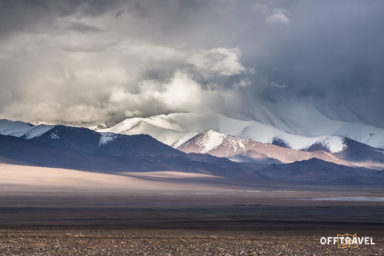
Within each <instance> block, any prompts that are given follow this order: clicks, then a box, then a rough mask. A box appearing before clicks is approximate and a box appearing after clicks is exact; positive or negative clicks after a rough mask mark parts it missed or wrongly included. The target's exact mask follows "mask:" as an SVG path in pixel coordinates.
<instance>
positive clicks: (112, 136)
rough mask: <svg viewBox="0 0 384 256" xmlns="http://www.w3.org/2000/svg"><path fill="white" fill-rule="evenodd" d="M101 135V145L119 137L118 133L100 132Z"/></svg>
mask: <svg viewBox="0 0 384 256" xmlns="http://www.w3.org/2000/svg"><path fill="white" fill-rule="evenodd" d="M100 135H101V136H100V141H99V146H103V145H106V144H108V143H110V142H112V141H114V140H115V139H116V138H117V135H116V134H113V133H100Z"/></svg>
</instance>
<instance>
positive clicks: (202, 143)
mask: <svg viewBox="0 0 384 256" xmlns="http://www.w3.org/2000/svg"><path fill="white" fill-rule="evenodd" d="M225 136H226V135H225V134H222V133H218V132H216V131H213V130H208V131H206V132H205V133H203V134H202V136H201V138H199V141H198V142H197V143H198V146H199V148H201V153H203V154H205V153H207V152H209V151H211V150H213V149H215V148H217V147H218V146H220V145H221V143H223V141H224V138H225Z"/></svg>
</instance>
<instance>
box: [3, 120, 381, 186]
mask: <svg viewBox="0 0 384 256" xmlns="http://www.w3.org/2000/svg"><path fill="white" fill-rule="evenodd" d="M129 121H130V122H128V121H126V122H123V123H119V124H117V125H114V126H113V127H109V128H107V127H100V126H98V127H91V128H92V129H89V128H84V127H71V126H65V125H44V124H41V125H32V124H29V123H24V122H15V121H9V120H0V134H1V135H0V162H4V163H12V164H21V165H33V166H45V167H58V168H67V169H79V170H87V171H99V172H116V173H123V172H126V171H141V172H142V171H183V172H194V173H205V174H214V175H216V176H220V177H223V178H225V179H227V180H229V181H235V180H238V181H244V182H247V183H251V184H268V183H270V184H281V183H284V184H296V185H297V184H299V185H300V184H301V185H308V184H309V185H316V184H317V185H325V184H334V185H337V184H339V185H340V184H341V185H379V184H382V182H383V181H384V177H383V175H382V173H383V172H382V171H379V170H373V169H382V166H383V163H384V153H383V150H381V149H378V148H374V147H371V146H369V145H365V144H363V143H360V142H357V141H354V140H351V139H347V138H341V139H340V141H337V143H341V144H342V149H341V150H337V151H335V150H334V149H335V148H334V147H335V145H330V144H329V143H327V142H331V141H332V138H331V137H329V138H328V140H327V142H324V140H320V141H315V142H314V143H312V144H310V145H309V146H307V147H305V148H304V149H302V150H298V149H295V148H290V147H288V145H287V144H284V143H282V142H281V141H276V140H275V141H272V143H262V142H258V141H254V140H251V139H242V138H238V137H236V136H233V135H227V134H224V133H220V132H217V131H214V130H206V131H202V132H200V133H198V132H193V133H192V132H191V133H190V134H188V135H187V133H184V132H180V134H179V133H173V131H172V130H174V129H168V130H170V131H169V133H168V134H167V135H170V136H169V139H173V140H174V142H175V143H174V144H173V145H174V147H171V146H169V145H167V144H164V143H162V142H161V141H158V140H156V139H155V138H153V137H152V136H150V135H147V134H137V135H127V133H129V131H132V130H133V129H136V130H134V131H139V130H138V127H141V128H148V127H150V128H153V127H154V124H153V123H152V124H151V123H149V124H148V125H147V122H144V121H143V120H134V121H133V120H129ZM156 121H158V120H156ZM163 121H164V120H163ZM170 124H171V123H169V122H165V121H164V123H163V127H162V128H161V129H167V128H166V127H165V126H166V125H170ZM127 127H130V129H128V132H127V130H124V128H127ZM175 127H176V125H174V126H173V128H175ZM118 128H119V129H121V130H120V132H121V133H117V132H118V131H119V130H118ZM155 128H156V127H155ZM168 128H171V127H168ZM180 128H181V127H180ZM96 130H98V131H96ZM156 130H157V131H159V127H158V126H157V129H156ZM114 132H116V133H114ZM141 132H143V133H145V131H144V130H141ZM172 134H173V135H174V137H172V136H171V135H172ZM181 134H183V136H181ZM167 135H163V136H167ZM273 142H275V144H273ZM283 142H284V141H283ZM335 143H336V142H335ZM289 145H290V144H289ZM363 167H364V168H363ZM343 179H345V182H344V183H343Z"/></svg>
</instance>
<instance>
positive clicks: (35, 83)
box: [0, 0, 384, 131]
mask: <svg viewBox="0 0 384 256" xmlns="http://www.w3.org/2000/svg"><path fill="white" fill-rule="evenodd" d="M383 8H384V3H383V2H382V1H380V0H373V1H369V3H368V2H365V1H358V0H352V1H346V0H342V1H331V0H325V1H314V0H313V1H308V0H294V1H291V0H290V1H288V0H286V1H284V0H275V1H261V0H260V1H257V0H254V1H230V0H212V1H199V0H188V1H187V0H185V1H183V0H165V1H153V0H152V1H150V0H141V1H133V0H132V1H122V0H121V1H119V0H110V1H106V0H88V1H74V0H64V1H48V0H36V1H27V0H25V1H21V0H13V1H10V0H9V1H7V0H5V1H1V2H0V77H1V81H0V115H1V116H2V117H6V118H11V119H22V120H29V121H30V120H48V121H49V120H63V121H81V122H97V121H105V120H113V121H119V120H121V119H124V118H126V117H132V116H151V115H155V114H162V113H171V112H187V111H192V112H199V113H201V112H219V113H224V114H226V115H229V116H231V117H237V118H241V119H255V120H260V121H263V122H265V123H268V124H271V125H275V126H280V128H286V129H291V130H293V131H294V130H295V127H293V126H294V122H293V120H296V119H298V118H301V117H302V118H306V120H308V122H310V120H311V118H313V116H316V115H322V116H325V117H327V118H328V119H330V120H342V121H349V122H364V123H367V124H371V125H375V126H379V127H384V115H383V109H384V101H383V100H382V99H383V98H384V85H383V83H384V73H383V72H382V70H384V48H383V47H382V45H384V35H383V33H382V31H383V26H384V16H383V15H382V14H381V10H383ZM281 116H288V117H289V116H292V118H280V117H281ZM277 120H280V121H277ZM281 120H286V124H282V123H281Z"/></svg>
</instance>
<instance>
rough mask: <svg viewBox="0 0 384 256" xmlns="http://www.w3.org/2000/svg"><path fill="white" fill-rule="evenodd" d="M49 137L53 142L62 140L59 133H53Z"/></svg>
mask: <svg viewBox="0 0 384 256" xmlns="http://www.w3.org/2000/svg"><path fill="white" fill-rule="evenodd" d="M49 137H50V138H51V139H53V140H59V139H60V137H59V135H58V134H57V131H54V132H52V133H51V135H50V136H49Z"/></svg>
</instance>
